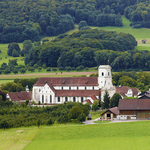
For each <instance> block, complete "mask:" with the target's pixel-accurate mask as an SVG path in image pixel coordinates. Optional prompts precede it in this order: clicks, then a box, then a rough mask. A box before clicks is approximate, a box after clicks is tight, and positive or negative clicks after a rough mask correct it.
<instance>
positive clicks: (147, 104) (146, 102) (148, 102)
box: [118, 99, 150, 110]
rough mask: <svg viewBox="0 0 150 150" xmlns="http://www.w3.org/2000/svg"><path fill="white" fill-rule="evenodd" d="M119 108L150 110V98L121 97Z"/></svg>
mask: <svg viewBox="0 0 150 150" xmlns="http://www.w3.org/2000/svg"><path fill="white" fill-rule="evenodd" d="M118 109H119V110H150V99H120V100H119V104H118Z"/></svg>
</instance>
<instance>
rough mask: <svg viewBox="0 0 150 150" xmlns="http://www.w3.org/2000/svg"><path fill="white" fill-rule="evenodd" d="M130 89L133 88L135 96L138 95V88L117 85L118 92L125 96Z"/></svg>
mask: <svg viewBox="0 0 150 150" xmlns="http://www.w3.org/2000/svg"><path fill="white" fill-rule="evenodd" d="M129 89H131V90H132V92H133V96H137V95H138V92H139V90H138V89H137V88H129V87H128V86H121V87H118V86H116V93H119V94H120V95H122V96H123V97H126V95H125V94H127V92H128V90H129Z"/></svg>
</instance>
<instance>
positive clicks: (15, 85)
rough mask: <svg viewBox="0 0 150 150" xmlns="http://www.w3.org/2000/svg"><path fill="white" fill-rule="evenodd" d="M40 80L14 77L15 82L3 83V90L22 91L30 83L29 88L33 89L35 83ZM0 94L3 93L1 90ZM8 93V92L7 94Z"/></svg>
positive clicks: (6, 91)
mask: <svg viewBox="0 0 150 150" xmlns="http://www.w3.org/2000/svg"><path fill="white" fill-rule="evenodd" d="M37 80H38V78H34V79H14V82H8V83H3V84H2V85H1V90H3V91H5V93H8V92H21V91H25V90H26V86H27V85H28V88H29V90H32V87H33V84H34V83H35V82H36V81H37ZM0 95H3V93H2V91H0ZM5 95H6V94H5Z"/></svg>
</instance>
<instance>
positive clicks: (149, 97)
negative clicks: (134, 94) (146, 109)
mask: <svg viewBox="0 0 150 150" xmlns="http://www.w3.org/2000/svg"><path fill="white" fill-rule="evenodd" d="M138 99H150V94H147V95H142V96H141V97H139V98H138Z"/></svg>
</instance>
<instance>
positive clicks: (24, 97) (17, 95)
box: [8, 91, 32, 101]
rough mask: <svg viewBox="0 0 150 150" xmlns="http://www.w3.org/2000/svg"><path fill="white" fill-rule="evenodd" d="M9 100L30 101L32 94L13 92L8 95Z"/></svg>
mask: <svg viewBox="0 0 150 150" xmlns="http://www.w3.org/2000/svg"><path fill="white" fill-rule="evenodd" d="M8 95H9V97H10V99H11V100H12V101H20V100H27V99H28V100H31V99H32V92H31V91H29V92H27V91H21V92H14V93H8Z"/></svg>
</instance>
